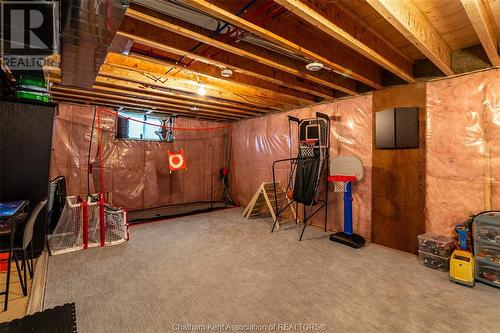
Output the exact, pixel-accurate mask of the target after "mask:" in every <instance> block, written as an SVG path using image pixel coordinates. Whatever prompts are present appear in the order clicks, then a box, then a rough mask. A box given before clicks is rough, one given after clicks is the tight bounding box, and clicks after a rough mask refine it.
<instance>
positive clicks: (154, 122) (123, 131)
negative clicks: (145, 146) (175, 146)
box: [116, 111, 175, 142]
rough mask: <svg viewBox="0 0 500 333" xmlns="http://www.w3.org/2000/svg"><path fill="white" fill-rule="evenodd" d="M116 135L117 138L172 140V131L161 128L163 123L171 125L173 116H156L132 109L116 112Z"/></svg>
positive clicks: (173, 120)
mask: <svg viewBox="0 0 500 333" xmlns="http://www.w3.org/2000/svg"><path fill="white" fill-rule="evenodd" d="M118 114H119V116H120V117H118V122H117V129H116V137H117V138H119V139H131V140H148V141H166V142H172V141H174V131H173V130H171V129H168V128H161V127H160V126H162V125H165V126H167V127H173V126H174V123H175V117H173V116H161V117H160V116H158V115H154V114H148V113H139V112H133V111H120V112H118Z"/></svg>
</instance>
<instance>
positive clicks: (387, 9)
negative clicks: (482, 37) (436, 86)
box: [366, 0, 453, 75]
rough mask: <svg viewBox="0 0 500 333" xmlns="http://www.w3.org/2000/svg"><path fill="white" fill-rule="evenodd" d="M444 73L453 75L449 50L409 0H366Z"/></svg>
mask: <svg viewBox="0 0 500 333" xmlns="http://www.w3.org/2000/svg"><path fill="white" fill-rule="evenodd" d="M366 1H367V2H368V3H369V4H370V5H371V6H372V7H373V8H374V9H375V10H376V11H377V12H378V13H379V14H380V15H382V16H383V17H384V18H385V19H386V20H387V21H388V22H389V23H391V24H392V26H393V27H394V28H396V29H397V30H398V31H399V32H400V33H401V34H403V35H404V36H405V37H406V39H408V40H409V41H410V42H411V43H412V44H413V45H415V47H416V48H418V49H419V50H420V51H421V52H422V53H423V54H424V55H425V56H426V57H427V58H429V59H430V60H431V61H432V62H433V63H434V64H435V65H436V66H437V67H438V68H439V69H440V70H441V71H443V73H444V74H446V75H453V70H452V69H451V50H450V48H449V46H448V45H447V44H446V42H445V41H444V40H443V39H442V38H441V36H440V35H439V34H438V32H437V31H436V29H434V27H433V26H432V25H431V24H430V23H429V21H427V18H426V17H425V15H424V14H423V13H422V12H420V10H419V9H418V8H417V6H415V4H413V2H412V1H411V0H366Z"/></svg>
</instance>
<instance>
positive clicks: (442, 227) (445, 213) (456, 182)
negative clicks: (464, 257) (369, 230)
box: [426, 69, 500, 234]
mask: <svg viewBox="0 0 500 333" xmlns="http://www.w3.org/2000/svg"><path fill="white" fill-rule="evenodd" d="M426 207H427V211H426V229H427V231H433V232H437V233H442V234H449V233H450V232H451V230H452V228H453V226H454V225H455V224H457V223H461V222H464V221H465V219H466V218H467V216H469V215H470V214H476V213H478V212H481V211H484V210H490V209H497V210H498V209H500V70H498V69H496V70H490V71H485V72H479V73H474V74H470V75H465V76H460V77H456V78H451V79H447V80H440V81H435V82H429V83H428V84H427V177H426Z"/></svg>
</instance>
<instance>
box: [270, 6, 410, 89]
mask: <svg viewBox="0 0 500 333" xmlns="http://www.w3.org/2000/svg"><path fill="white" fill-rule="evenodd" d="M274 1H275V2H276V3H278V4H280V5H281V6H283V7H285V8H286V9H288V10H289V11H291V12H292V13H294V14H295V15H297V16H298V17H300V18H301V19H303V20H304V21H306V22H308V23H310V24H311V25H313V26H315V27H317V28H318V29H320V30H322V31H323V32H325V33H326V34H328V35H329V36H331V37H333V38H335V39H337V40H338V41H340V42H341V43H343V44H345V45H346V46H348V47H350V48H352V49H353V50H355V51H357V52H359V53H360V54H363V55H364V56H366V57H367V58H368V59H370V60H372V61H373V62H375V63H377V64H379V65H380V66H382V67H384V68H385V69H387V70H389V71H391V72H392V73H394V74H395V75H397V76H399V77H400V78H402V79H403V80H405V81H407V82H415V79H414V78H413V73H412V69H413V68H412V63H411V62H409V61H407V60H406V59H405V58H403V57H402V56H401V55H399V54H398V53H397V52H395V51H393V47H392V46H390V45H387V43H386V42H385V41H382V40H381V39H379V38H378V37H377V36H375V35H374V34H373V33H371V31H370V30H368V29H365V27H363V26H360V24H359V23H358V22H357V21H356V20H355V19H353V18H352V17H351V16H349V15H347V14H346V13H344V12H343V11H342V10H341V9H340V8H339V7H337V6H336V5H335V3H332V2H319V1H315V0H302V1H301V0H274ZM334 22H335V23H334Z"/></svg>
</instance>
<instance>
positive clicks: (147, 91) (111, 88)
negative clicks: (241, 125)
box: [47, 68, 272, 114]
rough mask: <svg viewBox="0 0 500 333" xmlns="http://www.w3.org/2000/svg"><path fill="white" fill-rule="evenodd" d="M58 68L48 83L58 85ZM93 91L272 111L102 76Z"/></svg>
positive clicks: (219, 106)
mask: <svg viewBox="0 0 500 333" xmlns="http://www.w3.org/2000/svg"><path fill="white" fill-rule="evenodd" d="M60 71H61V70H60V68H54V69H53V70H52V71H51V72H50V77H47V78H48V81H49V82H51V83H57V84H60V83H61V81H60ZM92 88H94V89H98V90H104V91H107V92H113V93H115V94H119V93H122V94H124V95H129V96H130V95H133V96H140V97H141V98H148V97H151V98H157V99H162V100H163V101H166V102H169V103H174V104H179V105H187V106H190V107H193V106H197V107H200V106H202V107H205V108H211V109H214V110H221V111H234V110H236V111H248V112H251V113H257V114H266V113H269V112H271V111H272V109H269V108H259V107H255V106H251V105H247V104H242V103H238V102H232V101H225V100H222V99H219V98H208V97H206V96H205V97H202V96H198V95H197V94H189V93H184V92H180V91H176V90H172V89H169V88H162V87H157V86H155V85H154V84H152V85H150V84H147V85H146V84H142V83H137V82H130V81H127V80H126V78H124V79H114V78H109V77H104V76H99V75H98V76H97V78H96V82H95V84H94V85H93V87H92Z"/></svg>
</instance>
